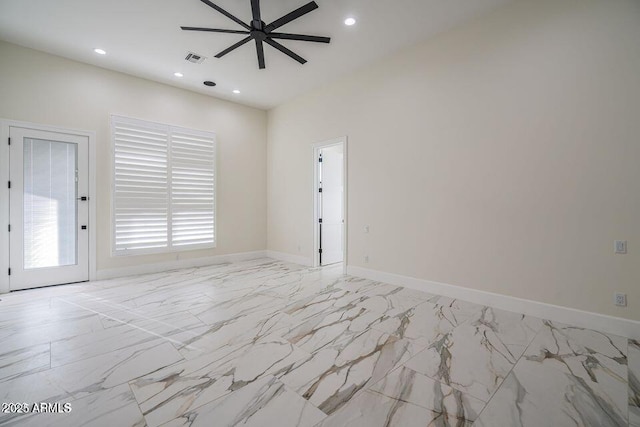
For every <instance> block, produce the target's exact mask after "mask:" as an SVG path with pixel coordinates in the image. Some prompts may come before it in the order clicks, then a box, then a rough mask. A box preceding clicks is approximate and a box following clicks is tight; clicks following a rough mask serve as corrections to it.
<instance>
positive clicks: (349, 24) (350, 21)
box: [344, 18, 356, 26]
mask: <svg viewBox="0 0 640 427" xmlns="http://www.w3.org/2000/svg"><path fill="white" fill-rule="evenodd" d="M355 23H356V20H355V19H353V18H347V19H345V20H344V25H348V26H352V25H353V24H355Z"/></svg>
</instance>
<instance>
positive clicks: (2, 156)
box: [0, 118, 97, 294]
mask: <svg viewBox="0 0 640 427" xmlns="http://www.w3.org/2000/svg"><path fill="white" fill-rule="evenodd" d="M11 127H21V128H27V129H34V130H41V131H45V132H58V133H65V134H70V135H78V136H82V137H86V138H87V140H88V141H89V280H90V281H92V280H96V269H97V268H96V267H97V266H96V248H97V245H96V233H97V223H96V145H95V142H96V133H95V132H94V131H88V130H82V129H72V128H63V127H59V126H49V125H43V124H38V123H31V122H23V121H16V120H9V119H2V118H0V188H1V189H2V190H1V191H0V206H1V207H0V294H3V293H7V292H9V274H8V271H9V229H8V226H9V188H8V185H7V184H8V182H9V128H11Z"/></svg>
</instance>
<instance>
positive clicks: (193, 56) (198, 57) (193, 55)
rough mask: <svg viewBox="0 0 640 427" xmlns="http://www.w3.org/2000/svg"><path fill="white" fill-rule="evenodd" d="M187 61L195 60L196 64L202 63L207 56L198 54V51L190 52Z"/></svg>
mask: <svg viewBox="0 0 640 427" xmlns="http://www.w3.org/2000/svg"><path fill="white" fill-rule="evenodd" d="M184 59H186V60H187V61H189V62H193V63H194V64H202V61H204V60H205V59H206V58H205V57H204V56H202V55H198V54H197V53H193V52H189V54H188V55H187V57H186V58H184Z"/></svg>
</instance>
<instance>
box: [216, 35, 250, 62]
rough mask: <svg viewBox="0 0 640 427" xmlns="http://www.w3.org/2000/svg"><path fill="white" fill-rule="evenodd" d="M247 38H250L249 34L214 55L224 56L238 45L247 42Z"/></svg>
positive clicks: (217, 56)
mask: <svg viewBox="0 0 640 427" xmlns="http://www.w3.org/2000/svg"><path fill="white" fill-rule="evenodd" d="M249 40H251V36H249V37H246V38H244V39H242V40H240V41H239V42H238V43H236V44H234V45H232V46H229V47H228V48H226V49H225V50H223V51H222V52H220V53H219V54H217V55H216V58H222V57H223V56H225V55H226V54H227V53H229V52H231V51H232V50H234V49H237V48H239V47H240V46H242V45H243V44H245V43H247V42H248V41H249Z"/></svg>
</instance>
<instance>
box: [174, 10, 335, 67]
mask: <svg viewBox="0 0 640 427" xmlns="http://www.w3.org/2000/svg"><path fill="white" fill-rule="evenodd" d="M200 1H201V2H202V3H204V4H206V5H207V6H209V7H211V8H212V9H214V10H216V11H217V12H219V13H221V14H223V15H224V16H226V17H227V18H229V19H231V20H232V21H234V22H235V23H237V24H239V25H240V26H242V27H243V28H244V30H226V29H219V28H202V27H180V28H182V29H183V30H184V31H205V32H211V33H228V34H243V35H246V37H245V38H243V39H242V40H240V41H239V42H237V43H235V44H233V45H231V46H229V47H228V48H227V49H225V50H223V51H222V52H220V53H218V54H217V55H215V57H216V58H222V57H223V56H225V55H226V54H228V53H229V52H231V51H233V50H235V49H237V48H239V47H240V46H242V45H244V44H245V43H248V42H250V41H251V40H254V41H255V44H256V53H257V55H258V68H260V69H264V68H266V65H265V60H264V45H263V43H266V44H268V45H269V46H271V47H273V48H275V49H277V50H279V51H280V52H282V53H284V54H285V55H287V56H289V57H291V58H292V59H295V60H296V61H298V62H299V63H300V64H304V63H306V62H307V60H306V59H304V58H303V57H301V56H300V55H298V54H296V53H295V52H293V51H291V50H289V49H288V48H286V47H285V46H283V45H282V44H280V43H278V42H277V41H276V39H277V40H299V41H307V42H315V43H329V42H330V41H331V39H330V38H329V37H320V36H309V35H304V34H289V33H278V32H274V31H273V30H276V29H278V28H280V27H282V26H283V25H285V24H288V23H289V22H291V21H293V20H294V19H298V18H300V17H301V16H303V15H306V14H307V13H309V12H311V11H313V10H315V9H317V8H318V5H317V3H316V2H315V1H311V2H309V3H307V4H305V5H304V6H301V7H299V8H298V9H296V10H294V11H293V12H290V13H288V14H286V15H284V16H283V17H281V18H278V19H276V20H275V21H273V22H271V23H270V24H266V23H265V22H264V21H263V20H262V18H261V12H260V0H251V14H252V17H253V19H252V20H251V22H250V23H249V24H247V23H245V22H244V21H242V20H240V19H238V18H237V17H235V16H233V15H232V14H230V13H229V12H227V11H226V10H224V9H222V8H221V7H220V6H218V5H216V4H214V3H212V2H211V1H209V0H200Z"/></svg>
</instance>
